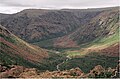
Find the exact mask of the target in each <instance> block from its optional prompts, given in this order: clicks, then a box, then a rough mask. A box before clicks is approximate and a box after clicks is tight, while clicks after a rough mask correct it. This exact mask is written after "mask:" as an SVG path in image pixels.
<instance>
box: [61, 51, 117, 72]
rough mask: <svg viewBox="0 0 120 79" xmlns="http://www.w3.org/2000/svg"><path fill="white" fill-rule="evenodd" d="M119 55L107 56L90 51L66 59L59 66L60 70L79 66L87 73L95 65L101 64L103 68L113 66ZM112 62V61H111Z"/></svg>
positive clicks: (115, 64)
mask: <svg viewBox="0 0 120 79" xmlns="http://www.w3.org/2000/svg"><path fill="white" fill-rule="evenodd" d="M118 60H119V57H109V56H104V55H99V54H97V53H91V54H89V55H86V56H84V57H79V58H73V59H71V60H68V61H67V62H65V63H64V64H62V65H61V66H60V68H61V70H65V69H71V68H76V67H79V68H80V69H82V70H83V71H84V72H86V73H88V71H90V70H91V69H93V67H95V66H96V65H102V66H103V67H104V68H108V67H112V68H115V67H116V66H117V65H118V63H117V62H118ZM111 62H112V63H111Z"/></svg>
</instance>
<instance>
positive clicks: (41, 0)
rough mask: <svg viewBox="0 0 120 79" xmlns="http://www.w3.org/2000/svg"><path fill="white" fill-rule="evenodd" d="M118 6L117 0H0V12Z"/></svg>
mask: <svg viewBox="0 0 120 79" xmlns="http://www.w3.org/2000/svg"><path fill="white" fill-rule="evenodd" d="M113 6H119V1H118V0H0V13H7V14H12V13H16V12H19V11H21V10H24V9H64V8H68V9H85V8H101V7H113Z"/></svg>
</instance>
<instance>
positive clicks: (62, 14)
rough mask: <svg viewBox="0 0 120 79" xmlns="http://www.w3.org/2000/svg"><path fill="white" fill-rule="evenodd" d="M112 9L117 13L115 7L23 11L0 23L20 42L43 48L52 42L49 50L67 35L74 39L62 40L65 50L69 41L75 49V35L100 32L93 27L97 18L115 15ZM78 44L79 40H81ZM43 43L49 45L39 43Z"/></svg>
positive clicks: (91, 38)
mask: <svg viewBox="0 0 120 79" xmlns="http://www.w3.org/2000/svg"><path fill="white" fill-rule="evenodd" d="M114 9H115V10H118V7H112V8H101V9H62V10H44V9H26V10H23V11H21V12H18V13H16V14H12V15H10V16H7V18H3V19H2V20H1V22H0V24H1V25H3V26H5V27H6V28H8V29H9V30H10V31H11V32H12V33H13V34H15V35H17V36H18V37H20V38H22V39H23V40H25V41H27V42H31V43H35V44H37V45H38V44H39V45H40V46H42V47H49V45H48V44H49V41H50V42H51V44H50V46H51V47H56V46H57V45H55V46H54V43H56V42H55V40H56V39H57V38H58V37H62V38H64V36H65V37H66V35H69V34H70V38H71V37H73V36H75V37H74V38H72V39H68V38H69V37H67V38H65V39H66V40H67V41H68V47H69V41H70V42H72V43H73V45H71V46H72V47H74V46H75V47H76V46H77V44H75V43H76V40H75V39H76V38H77V37H78V36H77V35H76V34H77V33H76V32H77V31H79V32H81V33H79V34H83V33H82V32H83V31H85V32H86V33H87V34H89V32H92V31H93V30H94V29H96V28H98V29H97V30H101V29H102V28H99V27H100V26H96V25H97V24H98V23H99V18H101V17H100V16H102V14H104V13H105V12H107V11H108V13H112V12H114ZM106 16H109V15H106ZM110 16H111V15H110ZM95 17H96V18H97V19H96V20H97V21H96V22H94V21H95ZM91 20H92V21H91ZM93 26H95V27H93ZM90 27H92V28H91V29H90V31H87V29H88V28H90ZM13 28H14V29H13ZM78 29H79V30H78ZM100 32H102V31H100ZM71 33H72V35H71ZM94 33H95V32H94ZM79 34H78V35H79ZM91 34H92V35H89V36H90V37H89V38H90V40H93V38H94V37H95V36H94V35H93V33H91ZM99 34H100V33H99ZM99 34H98V36H99ZM79 36H80V35H79ZM87 36H88V35H84V37H87ZM84 37H82V38H84ZM78 38H80V37H78ZM57 40H58V39H57ZM74 40H75V41H74ZM79 41H82V39H81V40H79ZM42 42H44V43H48V44H47V45H45V44H41V43H42ZM77 42H78V41H77ZM84 42H87V41H84ZM77 47H78V46H77Z"/></svg>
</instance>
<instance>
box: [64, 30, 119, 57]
mask: <svg viewBox="0 0 120 79" xmlns="http://www.w3.org/2000/svg"><path fill="white" fill-rule="evenodd" d="M117 42H119V29H118V30H117V31H116V33H115V34H113V35H110V36H106V37H104V38H97V39H96V40H94V41H92V42H90V43H86V44H84V45H81V46H80V47H81V48H88V47H91V46H96V47H97V46H103V45H104V46H110V45H112V44H115V43H117ZM81 48H78V49H77V50H79V51H76V52H73V51H71V50H66V51H65V53H66V54H67V55H69V56H82V55H83V54H82V53H81V52H84V51H85V50H83V49H81ZM74 50H76V49H74Z"/></svg>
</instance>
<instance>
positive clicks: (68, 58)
mask: <svg viewBox="0 0 120 79" xmlns="http://www.w3.org/2000/svg"><path fill="white" fill-rule="evenodd" d="M66 58H67V59H66V60H65V61H63V62H62V63H59V64H58V65H57V66H56V68H57V70H58V71H60V65H62V64H63V63H65V62H66V61H68V60H70V59H72V58H71V57H69V56H66Z"/></svg>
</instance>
